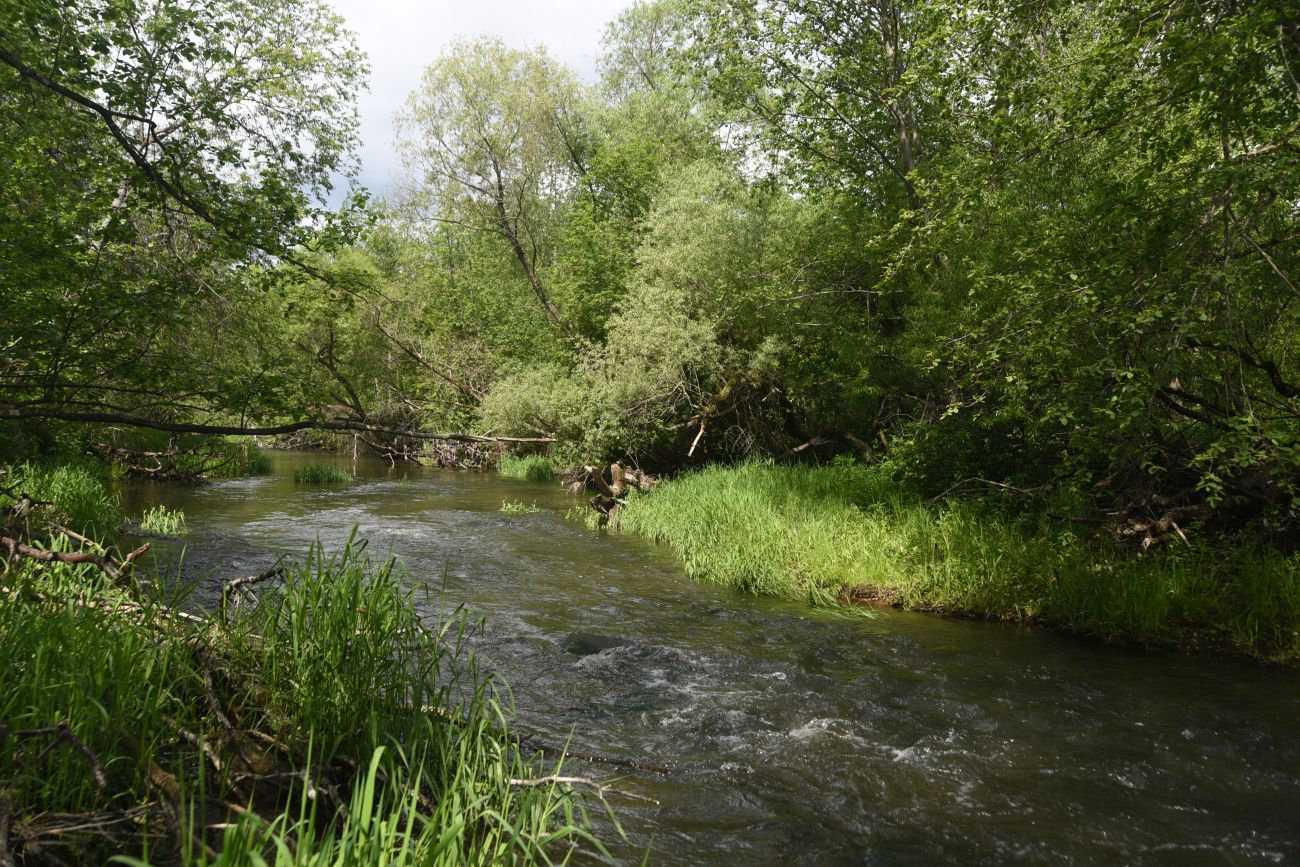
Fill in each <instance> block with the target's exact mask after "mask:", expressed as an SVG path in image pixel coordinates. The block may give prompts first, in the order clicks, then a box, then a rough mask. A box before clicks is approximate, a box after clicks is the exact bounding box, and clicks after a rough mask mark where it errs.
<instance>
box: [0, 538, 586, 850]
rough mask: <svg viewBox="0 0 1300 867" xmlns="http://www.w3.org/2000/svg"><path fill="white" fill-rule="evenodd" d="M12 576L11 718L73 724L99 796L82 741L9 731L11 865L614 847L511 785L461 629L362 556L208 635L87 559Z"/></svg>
mask: <svg viewBox="0 0 1300 867" xmlns="http://www.w3.org/2000/svg"><path fill="white" fill-rule="evenodd" d="M0 581H3V583H4V584H5V585H6V588H17V587H21V588H22V591H21V592H10V590H9V589H6V590H5V592H0V671H3V672H4V673H5V674H4V689H3V690H0V724H3V725H4V726H7V727H8V731H9V732H11V733H12V732H19V731H27V732H31V731H33V730H39V729H45V728H51V730H55V728H54V727H58V726H66V729H67V731H68V732H69V733H70V734H71V735H72V736H74V737H75V738H76V739H77V742H79V743H81V744H84V746H85V748H86V751H88V753H89V754H90V755H93V756H94V757H95V758H96V760H97V761H98V762H100V763H101V764H102V769H103V774H104V782H105V784H106V785H105V786H104V787H103V788H102V789H101V788H100V787H99V786H98V785H97V784H96V781H95V779H94V776H93V774H92V773H91V772H90V768H91V764H90V762H89V761H88V759H87V752H83V751H80V750H79V749H76V748H74V742H73V741H72V740H66V741H63V742H59V743H56V744H55V745H54V746H53V747H51V748H49V749H46V747H47V746H49V744H50V743H51V742H52V741H51V739H50V738H49V737H40V736H33V737H30V738H29V739H26V740H22V741H15V740H14V739H13V738H9V739H6V738H3V737H0V741H3V746H4V748H3V749H0V779H2V780H5V784H4V786H5V790H6V791H5V796H6V798H7V799H8V802H9V804H10V805H11V807H12V811H13V824H12V827H11V829H10V837H9V846H10V851H11V852H14V853H15V854H17V856H18V858H19V863H22V861H23V852H24V850H23V846H25V845H26V842H25V841H30V840H32V839H33V838H37V839H43V840H44V844H45V845H46V846H55V847H57V848H58V852H59V854H60V857H61V858H62V860H63V861H64V862H65V863H102V862H103V861H104V860H105V859H107V858H109V857H111V856H127V857H128V858H131V859H137V863H139V862H145V861H155V862H166V863H176V862H180V863H186V864H231V865H233V864H250V863H269V864H277V865H290V864H292V865H317V864H319V865H326V864H330V865H337V864H357V865H361V864H381V863H388V864H446V865H453V864H455V865H461V864H498V863H501V864H504V863H509V864H531V863H549V862H551V861H555V860H564V859H565V858H566V856H567V855H568V854H569V853H570V852H571V849H572V847H573V846H575V845H577V844H579V843H580V844H582V845H583V846H584V848H587V849H594V850H595V851H598V852H603V848H602V847H601V845H600V843H599V842H598V841H596V840H594V839H593V838H592V836H591V833H590V830H589V824H588V822H587V821H586V816H585V813H584V812H583V807H582V805H581V803H580V802H579V801H577V800H576V796H574V795H573V794H572V793H571V792H569V791H568V790H567V789H565V788H564V787H563V786H556V785H520V784H519V783H518V781H520V780H524V781H527V780H533V779H536V778H537V776H538V773H539V769H538V768H537V767H535V766H534V764H533V763H532V762H531V761H529V760H528V758H527V757H526V756H525V755H524V754H523V753H522V752H521V749H520V747H519V745H518V742H517V740H516V739H515V738H514V737H513V736H512V735H511V734H510V730H509V728H510V726H509V718H508V716H507V714H506V711H505V710H504V708H503V707H502V705H501V704H500V703H499V702H498V700H497V698H496V692H495V685H494V684H493V682H492V681H491V680H490V679H488V678H486V677H484V676H482V675H481V674H480V672H479V671H478V669H477V667H476V666H475V664H474V661H473V658H472V656H471V655H469V654H468V653H467V651H466V650H465V644H464V638H465V625H464V620H463V619H461V618H446V619H442V620H440V621H438V622H435V623H426V622H425V621H424V620H423V619H422V618H421V617H420V616H419V615H418V613H417V612H416V609H415V607H414V603H413V600H412V597H411V596H410V594H409V593H408V592H406V591H405V590H403V588H402V582H401V581H400V576H398V575H397V574H395V572H394V571H393V567H392V565H391V563H380V564H376V563H373V562H371V561H370V560H369V559H368V558H367V557H366V554H365V550H364V545H363V544H360V543H357V542H355V541H354V542H352V543H350V544H349V545H348V546H347V547H345V548H344V549H343V550H342V551H340V552H338V553H337V554H334V555H332V556H328V555H326V554H325V553H324V552H323V551H322V550H321V549H320V548H319V547H317V548H315V549H314V550H313V551H311V552H310V553H309V555H308V556H307V558H306V559H305V560H304V561H302V562H301V563H298V564H296V565H293V566H290V567H289V568H288V569H287V570H286V572H285V576H284V579H283V583H282V584H281V585H280V586H278V587H275V588H273V589H271V590H269V591H264V592H263V594H262V596H261V599H260V600H258V601H257V602H255V603H250V604H249V605H247V606H243V607H236V606H234V605H233V604H231V605H228V606H226V608H225V609H224V610H223V611H221V612H216V613H214V614H213V616H212V617H211V618H210V619H208V620H205V621H203V622H194V621H191V620H185V619H177V618H176V617H175V616H174V615H172V614H171V612H172V611H173V610H174V608H173V607H172V606H173V604H174V600H172V601H168V600H163V599H151V598H143V599H142V598H141V597H140V596H139V594H138V593H134V592H128V591H126V590H124V589H122V588H121V587H120V586H119V585H116V584H114V583H112V582H110V581H109V580H108V579H107V578H105V577H104V576H103V575H102V573H100V572H99V571H98V570H96V569H93V568H92V567H89V566H70V565H62V564H59V565H53V566H48V567H47V566H38V565H36V564H33V563H31V562H30V561H28V562H27V563H20V564H16V565H15V566H14V568H13V571H12V572H10V573H9V574H8V575H7V576H5V577H4V578H3V579H0ZM200 744H202V747H200ZM218 765H219V766H220V770H218ZM548 770H549V769H548ZM250 775H251V776H250ZM160 777H162V778H166V777H170V778H171V779H173V780H174V782H175V786H176V792H175V796H174V797H173V796H172V795H167V794H165V792H166V785H161V786H160V785H159V782H158V781H159V779H160ZM250 780H252V781H251V782H250ZM160 793H161V794H160ZM340 807H341V808H342V809H340ZM249 808H251V811H250V810H249ZM57 828H61V829H62V830H57V832H56V831H52V830H51V829H57ZM43 829H44V833H45V836H44V837H42V836H41V835H42V832H43Z"/></svg>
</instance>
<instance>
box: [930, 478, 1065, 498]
mask: <svg viewBox="0 0 1300 867" xmlns="http://www.w3.org/2000/svg"><path fill="white" fill-rule="evenodd" d="M972 483H974V484H980V485H989V486H990V487H994V488H998V489H1000V490H1003V491H1006V492H1007V493H1010V494H1020V495H1021V496H1023V497H1041V496H1042V495H1043V494H1044V493H1045V492H1046V491H1047V488H1048V487H1049V486H1048V485H1039V486H1038V487H1036V488H1018V487H1016V486H1015V485H1009V484H1007V483H1006V482H995V481H993V480H992V479H981V478H978V477H972V478H969V479H962V480H961V481H960V482H957V483H956V484H955V485H950V486H949V487H948V488H946V489H945V490H944V491H943V493H941V494H937V495H935V496H933V497H931V498H930V499H929V500H927V502H929V503H937V502H939V501H940V500H942V499H943V498H944V497H946V496H948V495H949V494H951V493H953V492H954V491H958V490H961V489H962V488H963V487H965V486H966V485H969V484H972Z"/></svg>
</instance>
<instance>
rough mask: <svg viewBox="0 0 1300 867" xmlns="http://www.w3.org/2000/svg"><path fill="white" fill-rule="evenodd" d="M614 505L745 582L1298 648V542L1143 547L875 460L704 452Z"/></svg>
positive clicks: (765, 590)
mask: <svg viewBox="0 0 1300 867" xmlns="http://www.w3.org/2000/svg"><path fill="white" fill-rule="evenodd" d="M619 521H620V524H621V526H622V527H623V528H625V529H627V530H632V531H635V532H638V533H641V534H644V535H646V536H648V537H650V538H652V539H656V540H658V541H661V542H664V543H666V544H668V545H670V546H671V547H672V548H673V549H674V550H675V551H677V553H678V554H679V555H680V556H681V557H682V560H683V561H684V563H685V566H686V569H687V571H688V573H689V574H690V575H691V576H692V577H695V578H697V579H700V580H706V581H713V582H717V583H721V584H726V585H730V586H734V587H736V588H738V589H741V590H744V591H747V592H751V593H757V594H761V595H768V596H779V597H786V598H795V599H804V600H807V601H809V602H811V603H813V604H817V605H828V604H838V603H845V602H856V601H861V600H868V599H870V600H875V601H879V602H888V603H893V604H897V605H901V606H904V607H908V608H914V609H922V610H937V611H942V612H949V613H959V614H968V615H974V616H978V617H984V618H995V619H1009V620H1018V621H1024V622H1042V623H1049V624H1052V625H1055V626H1058V627H1061V628H1064V629H1067V630H1070V631H1075V632H1081V633H1090V634H1093V635H1096V636H1099V637H1101V638H1103V639H1106V640H1110V641H1122V642H1141V643H1146V644H1151V645H1184V646H1189V645H1198V646H1199V645H1208V646H1214V647H1219V648H1221V649H1228V650H1230V651H1233V652H1239V653H1244V654H1248V655H1252V656H1256V657H1261V658H1267V659H1274V660H1291V661H1298V660H1300V558H1297V556H1295V555H1292V556H1287V555H1285V554H1282V553H1279V552H1276V551H1268V550H1258V551H1257V550H1251V549H1247V548H1244V547H1237V548H1234V549H1231V550H1228V551H1222V550H1219V549H1217V548H1216V547H1212V546H1211V544H1209V543H1201V544H1199V545H1197V546H1196V547H1185V546H1182V545H1181V543H1179V544H1178V545H1177V547H1175V546H1165V547H1163V548H1161V549H1160V550H1151V551H1147V552H1145V553H1141V554H1139V553H1138V552H1136V551H1135V550H1134V549H1133V548H1132V547H1126V546H1120V545H1118V544H1116V543H1113V542H1110V541H1107V540H1104V539H1099V538H1093V537H1091V535H1090V529H1091V528H1088V527H1085V528H1083V529H1080V528H1079V526H1077V525H1072V524H1069V523H1068V522H1062V521H1059V520H1056V519H1053V518H1049V517H1016V516H1012V515H1006V514H1000V513H998V512H997V511H995V510H992V509H990V508H988V507H986V506H983V505H981V504H980V503H978V502H971V501H952V502H943V503H942V504H939V505H934V504H930V503H928V502H926V501H925V500H923V499H922V498H921V497H920V496H919V495H916V494H913V493H909V492H908V491H907V490H905V489H901V488H900V487H899V485H898V484H897V482H896V481H895V479H894V478H893V477H892V475H891V474H890V472H889V471H888V468H887V467H884V466H880V465H875V466H867V465H861V464H840V465H835V466H828V467H818V468H809V467H783V466H774V465H770V464H762V463H750V464H745V465H742V466H739V467H735V468H724V467H710V468H708V469H705V470H703V471H701V472H697V473H691V474H687V475H683V476H681V477H679V478H677V479H673V480H671V481H667V482H663V483H661V484H660V485H659V486H658V487H657V488H656V489H655V491H654V492H653V493H652V494H649V495H641V496H633V497H632V498H631V499H630V500H629V502H628V503H627V505H626V506H624V507H623V509H622V510H621V514H620V515H619Z"/></svg>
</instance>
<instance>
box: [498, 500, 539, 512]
mask: <svg viewBox="0 0 1300 867" xmlns="http://www.w3.org/2000/svg"><path fill="white" fill-rule="evenodd" d="M541 510H542V507H541V506H539V505H537V501H536V500H534V501H533V502H532V503H528V504H525V503H524V501H523V500H502V501H501V511H503V512H509V513H512V514H524V515H535V514H537V513H538V512H540V511H541Z"/></svg>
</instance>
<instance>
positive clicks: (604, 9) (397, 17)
mask: <svg viewBox="0 0 1300 867" xmlns="http://www.w3.org/2000/svg"><path fill="white" fill-rule="evenodd" d="M332 2H333V5H334V8H335V9H336V10H338V12H339V14H340V15H342V16H343V17H344V18H346V19H347V21H348V25H349V27H350V28H351V29H352V30H353V31H354V32H355V33H356V34H357V40H358V42H359V43H360V45H361V48H362V49H363V50H364V51H365V52H366V53H367V54H368V55H369V56H370V67H371V72H370V90H369V91H368V92H365V93H362V94H361V97H360V106H359V107H360V111H361V154H360V156H361V178H360V179H361V183H362V185H363V186H365V187H366V188H368V189H369V190H370V192H371V194H372V195H374V196H377V197H383V196H384V195H386V194H387V193H388V192H389V191H390V190H391V189H392V187H393V184H394V181H395V180H396V179H397V178H399V177H400V175H401V163H400V161H399V160H398V158H397V154H396V151H395V149H394V147H393V115H395V114H396V113H397V111H398V109H399V108H401V106H402V104H403V103H405V102H406V97H407V96H408V95H409V94H410V92H411V91H412V90H414V89H415V86H416V85H417V84H418V83H419V80H420V74H421V73H422V72H423V71H424V68H425V67H426V66H428V65H429V64H430V63H431V62H432V61H433V60H434V59H435V58H437V56H438V54H439V53H440V52H441V51H442V49H443V48H444V47H445V46H446V45H447V44H448V43H450V42H451V41H452V40H454V39H456V38H458V37H466V36H469V37H472V36H479V35H483V34H488V35H494V36H499V37H501V39H502V40H503V41H504V42H505V43H506V44H508V45H514V46H518V47H521V48H523V47H529V46H533V45H545V46H546V49H547V50H548V51H549V52H550V54H551V56H553V57H555V58H556V59H557V60H559V61H560V62H562V63H565V64H567V65H568V66H570V67H572V68H573V69H574V70H576V71H577V72H578V74H579V75H580V76H582V77H583V78H584V79H586V80H588V81H594V80H595V75H596V69H595V68H596V53H597V51H598V50H599V46H600V37H601V34H602V33H603V32H604V29H605V24H606V23H607V22H608V21H610V20H611V19H612V18H614V16H615V15H617V14H618V12H619V11H620V10H622V9H623V8H625V7H627V6H630V5H632V0H462V2H459V3H457V2H452V0H332Z"/></svg>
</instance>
